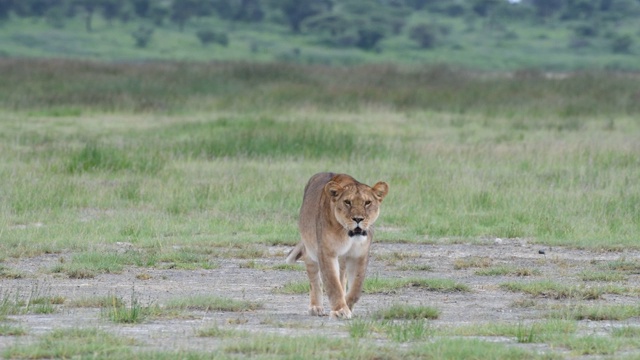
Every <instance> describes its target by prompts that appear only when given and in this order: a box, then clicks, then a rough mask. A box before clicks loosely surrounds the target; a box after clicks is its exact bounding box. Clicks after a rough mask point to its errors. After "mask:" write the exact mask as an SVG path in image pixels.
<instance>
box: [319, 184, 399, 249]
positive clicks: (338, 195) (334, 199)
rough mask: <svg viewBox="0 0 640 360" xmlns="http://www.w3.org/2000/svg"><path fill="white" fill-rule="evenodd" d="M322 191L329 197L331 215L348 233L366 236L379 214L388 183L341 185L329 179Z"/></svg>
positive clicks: (387, 189)
mask: <svg viewBox="0 0 640 360" xmlns="http://www.w3.org/2000/svg"><path fill="white" fill-rule="evenodd" d="M324 191H325V193H326V194H327V196H329V197H330V199H331V207H332V210H333V215H334V216H335V218H336V220H337V221H338V222H339V223H340V224H341V225H342V227H344V228H345V230H347V232H348V235H349V236H350V237H351V236H355V235H363V236H366V235H367V231H368V230H369V227H370V226H371V225H373V223H374V222H375V221H376V219H377V218H378V215H379V214H380V203H381V202H382V199H384V197H385V196H386V195H387V193H388V192H389V185H387V183H385V182H382V181H381V182H378V183H376V184H375V185H374V186H373V187H369V186H367V185H365V184H360V183H351V184H346V185H341V184H339V183H338V182H335V181H330V182H328V183H327V184H326V185H325V187H324Z"/></svg>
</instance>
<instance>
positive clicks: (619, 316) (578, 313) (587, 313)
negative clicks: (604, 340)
mask: <svg viewBox="0 0 640 360" xmlns="http://www.w3.org/2000/svg"><path fill="white" fill-rule="evenodd" d="M549 316H550V317H552V318H559V319H572V320H593V321H608V320H615V321H619V320H626V319H629V318H633V317H638V316H640V306H638V305H577V306H567V307H566V308H564V309H561V310H557V311H553V312H551V313H550V314H549Z"/></svg>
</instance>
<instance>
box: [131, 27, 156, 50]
mask: <svg viewBox="0 0 640 360" xmlns="http://www.w3.org/2000/svg"><path fill="white" fill-rule="evenodd" d="M131 36H133V39H134V40H135V41H136V47H138V48H146V47H147V45H149V41H151V38H152V37H153V28H150V27H146V26H140V27H139V28H138V29H137V30H136V31H134V32H133V33H131Z"/></svg>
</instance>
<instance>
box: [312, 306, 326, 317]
mask: <svg viewBox="0 0 640 360" xmlns="http://www.w3.org/2000/svg"><path fill="white" fill-rule="evenodd" d="M309 315H311V316H324V315H325V313H324V308H323V307H322V306H310V307H309Z"/></svg>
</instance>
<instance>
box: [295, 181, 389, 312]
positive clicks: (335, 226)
mask: <svg viewBox="0 0 640 360" xmlns="http://www.w3.org/2000/svg"><path fill="white" fill-rule="evenodd" d="M388 192H389V185H387V183H385V182H378V183H376V184H375V185H374V186H373V187H369V186H368V185H365V184H362V183H360V182H358V181H357V180H356V179H354V178H353V177H351V176H349V175H345V174H334V173H319V174H316V175H314V176H312V177H311V179H310V180H309V182H308V183H307V186H306V187H305V189H304V198H303V200H302V207H301V208H300V219H299V222H298V227H299V230H300V236H301V238H302V240H301V241H300V243H298V244H297V245H296V246H295V247H294V248H293V250H291V252H290V253H289V255H288V256H287V262H288V263H295V262H296V261H297V260H298V259H300V258H302V259H303V260H304V262H305V265H306V268H307V275H308V276H309V282H310V284H311V290H310V294H309V297H310V304H309V313H310V314H311V315H318V316H320V315H324V308H323V306H322V289H323V284H324V289H325V290H326V292H327V296H328V298H329V303H330V306H331V311H330V315H331V317H336V318H346V319H349V318H351V316H352V310H353V306H354V304H355V303H356V302H357V301H358V299H359V298H360V294H361V292H362V285H363V282H364V277H365V273H366V270H367V264H368V261H369V248H370V246H371V241H372V240H373V228H372V225H373V223H374V222H375V221H376V219H377V218H378V215H379V213H380V203H381V202H382V200H383V199H384V197H385V196H386V195H387V193H388Z"/></svg>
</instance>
